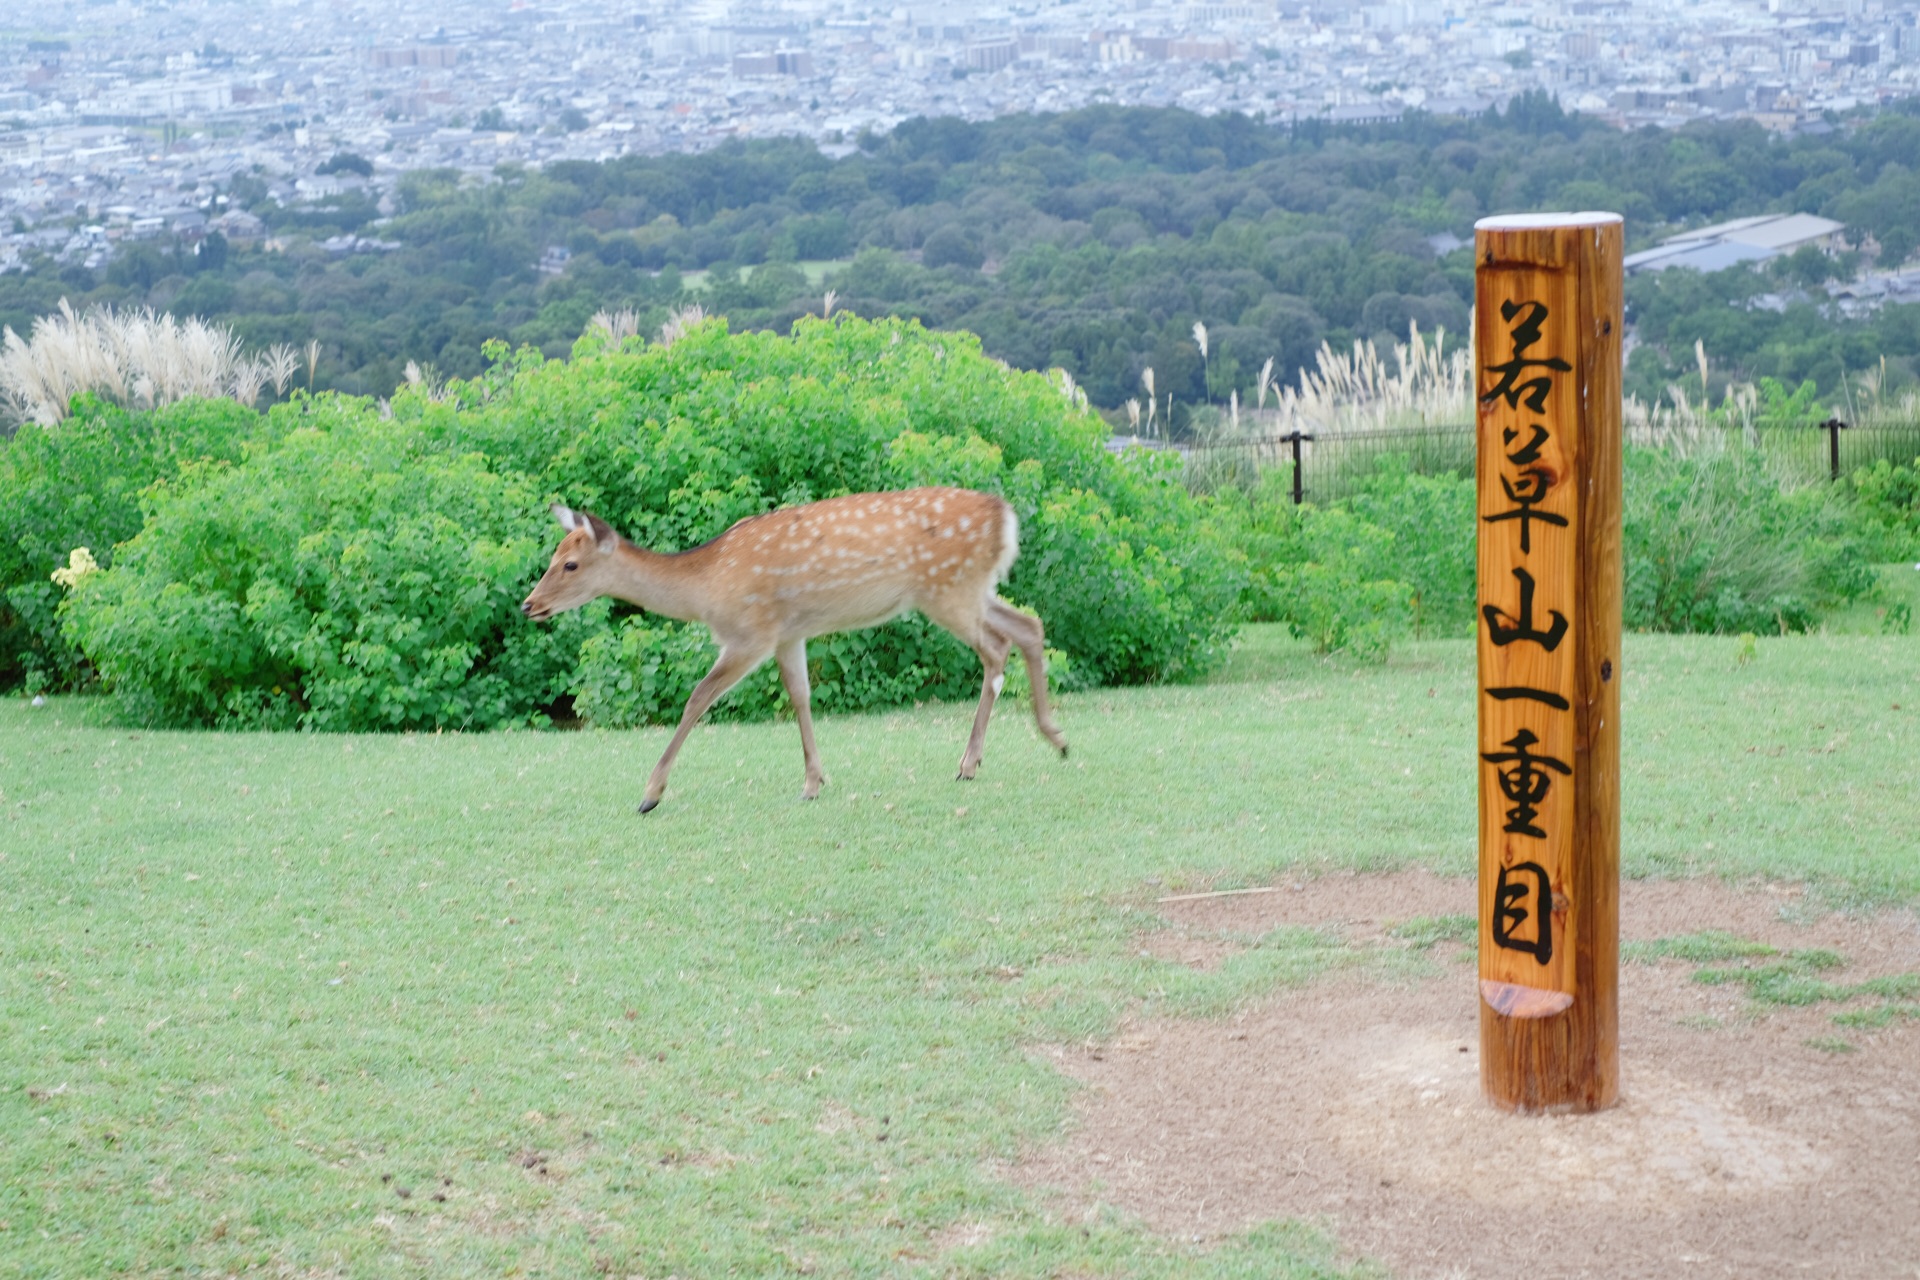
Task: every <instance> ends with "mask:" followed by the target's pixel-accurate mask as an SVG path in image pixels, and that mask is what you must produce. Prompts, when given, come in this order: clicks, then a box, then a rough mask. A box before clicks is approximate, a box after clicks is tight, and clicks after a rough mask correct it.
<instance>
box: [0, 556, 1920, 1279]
mask: <svg viewBox="0 0 1920 1280" xmlns="http://www.w3.org/2000/svg"><path fill="white" fill-rule="evenodd" d="M1916 576H1920V575H1916ZM1743 657H1744V660H1743ZM1623 674H1624V678H1625V684H1624V686H1623V696H1624V699H1625V706H1624V709H1623V723H1624V725H1625V730H1626V739H1625V744H1626V745H1625V759H1624V762H1623V763H1624V779H1623V806H1624V811H1625V812H1624V820H1625V836H1624V844H1625V848H1624V854H1625V862H1626V868H1627V872H1628V874H1630V875H1636V876H1646V875H1698V874H1719V875H1725V876H1730V877H1752V876H1767V877H1784V878H1790V879H1796V880H1798V879H1804V880H1808V881H1811V882H1814V883H1815V884H1816V885H1817V886H1819V887H1820V888H1821V890H1822V891H1823V892H1824V893H1825V894H1826V895H1827V896H1828V897H1829V898H1830V899H1834V900H1839V901H1842V902H1864V901H1873V902H1883V901H1910V900H1913V899H1915V898H1917V897H1920V821H1916V819H1917V818H1920V781H1917V780H1916V760H1920V637H1907V636H1877V635H1862V636H1845V635H1826V636H1811V637H1787V638H1769V637H1762V638H1761V639H1760V640H1759V641H1758V642H1757V644H1755V645H1754V646H1753V648H1752V650H1751V651H1750V652H1749V653H1745V654H1743V651H1742V647H1741V645H1740V643H1739V642H1738V641H1736V640H1734V639H1731V638H1720V637H1694V638H1675V637H1651V636H1635V637H1630V638H1629V641H1628V644H1627V648H1626V653H1625V660H1624V663H1623ZM101 715H102V710H101V708H100V707H98V706H97V705H94V704H90V703H87V702H83V701H75V700H54V701H52V702H50V703H49V704H48V705H47V706H45V707H41V708H38V709H35V708H31V707H29V706H28V705H27V704H26V703H24V702H23V701H20V700H19V699H10V700H7V701H5V702H4V703H0V807H4V811H5V819H4V821H0V902H4V904H5V910H6V912H7V927H6V929H5V931H4V935H3V940H0V956H3V957H4V959H3V960H0V1037H3V1038H4V1042H5V1044H6V1046H7V1048H6V1052H5V1054H4V1055H3V1056H0V1073H4V1084H3V1086H0V1135H4V1138H5V1140H6V1141H5V1146H4V1153H3V1154H0V1162H3V1164H4V1171H5V1178H4V1182H3V1183H0V1186H3V1188H4V1189H3V1190H0V1274H3V1275H9V1276H11V1275H20V1276H26V1275H33V1276H41V1275H63V1276H65V1275H72V1276H80V1275H101V1274H106V1273H119V1272H133V1273H143V1274H144V1273H149V1272H159V1271H175V1270H187V1271H195V1272H199V1271H206V1272H219V1273H225V1272H229V1271H245V1270H247V1269H249V1268H258V1269H263V1270H267V1269H271V1270H274V1271H276V1272H279V1271H287V1272H292V1273H309V1272H311V1273H323V1274H332V1273H339V1274H352V1275H376V1276H378V1275H432V1276H449V1275H468V1274H472V1275H486V1276H498V1275H509V1274H525V1275H536V1274H544V1275H556V1276H573V1275H585V1274H593V1273H595V1272H596V1271H600V1272H606V1273H610V1274H614V1275H626V1274H644V1275H648V1276H666V1275H669V1274H676V1273H677V1274H678V1275H681V1276H713V1275H723V1274H741V1275H780V1274H801V1273H808V1272H812V1273H816V1274H825V1275H917V1274H940V1275H945V1274H959V1275H975V1274H977V1275H982V1276H996V1277H997V1276H1029V1275H1031V1276H1048V1275H1056V1274H1062V1273H1067V1274H1074V1275H1124V1276H1159V1275H1181V1276H1189V1275H1207V1276H1249V1277H1252V1276H1263V1277H1264V1276H1321V1275H1339V1274H1347V1273H1346V1272H1345V1271H1343V1270H1341V1269H1340V1268H1339V1267H1338V1266H1336V1265H1335V1264H1334V1263H1333V1261H1332V1258H1333V1253H1332V1247H1331V1245H1330V1243H1329V1242H1328V1241H1326V1240H1325V1239H1323V1238H1321V1237H1319V1236H1317V1235H1315V1234H1314V1233H1313V1232H1311V1231H1310V1230H1307V1229H1305V1228H1296V1227H1286V1226H1276V1227H1273V1228H1267V1229H1262V1230H1259V1231H1255V1232H1252V1233H1249V1234H1247V1235H1245V1236H1242V1237H1239V1238H1236V1239H1234V1240H1232V1241H1230V1242H1228V1243H1227V1244H1225V1245H1220V1244H1217V1243H1216V1244H1212V1245H1208V1246H1206V1247H1204V1248H1202V1247H1201V1246H1198V1245H1192V1244H1183V1243H1181V1242H1178V1241H1171V1240H1164V1239H1159V1238H1156V1237H1153V1236H1150V1235H1148V1234H1146V1233H1144V1232H1143V1231H1141V1230H1140V1229H1138V1228H1137V1227H1135V1226H1134V1225H1132V1224H1131V1223H1129V1222H1127V1221H1125V1220H1122V1219H1119V1218H1117V1217H1115V1218H1109V1219H1105V1220H1101V1221H1096V1222H1090V1223H1088V1222H1081V1221H1078V1220H1077V1219H1076V1220H1066V1219H1064V1218H1062V1217H1060V1216H1059V1215H1057V1214H1053V1213H1050V1212H1049V1208H1048V1205H1047V1204H1046V1203H1045V1202H1044V1201H1043V1200H1042V1199H1040V1198H1038V1197H1036V1196H1034V1195H1032V1194H1030V1193H1028V1192H1025V1191H1022V1190H1019V1189H1017V1188H1015V1187H1013V1186H1011V1185H1010V1184H1008V1183H1007V1182H1005V1181H1003V1180H1001V1179H1000V1178H998V1177H997V1176H996V1175H995V1172H994V1169H995V1164H996V1162H1004V1161H1007V1160H1010V1159H1012V1158H1013V1157H1015V1156H1016V1155H1017V1154H1018V1153H1019V1152H1020V1151H1021V1150H1022V1149H1023V1147H1026V1146H1030V1145H1033V1144H1036V1143H1041V1142H1045V1141H1046V1140H1047V1139H1048V1138H1049V1136H1050V1135H1051V1134H1053V1133H1054V1132H1055V1131H1056V1130H1057V1128H1058V1126H1059V1125H1060V1123H1061V1122H1062V1120H1063V1118H1064V1117H1065V1115H1066V1114H1067V1105H1066V1104H1067V1100H1068V1088H1069V1087H1068V1085H1067V1084H1066V1083H1065V1082H1064V1081H1063V1080H1062V1079H1061V1078H1060V1077H1059V1076H1058V1075H1057V1074H1056V1073H1055V1072H1054V1071H1053V1070H1052V1069H1051V1068H1049V1067H1048V1066H1047V1065H1046V1064H1045V1063H1043V1062H1042V1061H1040V1060H1039V1059H1038V1058H1037V1056H1035V1055H1033V1054H1031V1053H1030V1052H1029V1048H1030V1046H1032V1045H1035V1044H1038V1043H1047V1042H1055V1043H1057V1042H1062V1041H1073V1040H1080V1039H1083V1038H1086V1037H1099V1036H1102V1035H1105V1034H1107V1033H1109V1032H1110V1031H1111V1029H1112V1028H1113V1027H1114V1025H1115V1021H1116V1019H1117V1018H1118V1017H1119V1016H1120V1015H1121V1014H1123V1013H1125V1012H1128V1011H1130V1010H1139V1011H1146V1012H1162V1013H1165V1012H1192V1013H1209V1012H1218V1011H1222V1010H1226V1009H1230V1008H1232V1007H1233V1006H1234V1005H1236V1004H1237V1003H1239V1002H1242V1001H1244V1000H1247V999H1249V998H1252V997H1255V996H1257V995H1259V994H1260V993H1261V992H1263V991H1267V990H1270V989H1272V988H1273V987H1274V986H1275V985H1276V984H1279V983H1284V982H1291V981H1301V980H1305V979H1307V978H1309V977H1311V976H1313V975H1315V974H1317V973H1320V972H1323V971H1325V970H1327V969H1329V968H1331V967H1333V966H1337V965H1354V964H1375V965H1380V966H1383V967H1390V966H1391V965H1393V964H1396V963H1398V964H1405V963H1420V962H1421V961H1419V960H1418V959H1417V957H1416V958H1415V959H1414V960H1412V961H1409V960H1406V959H1404V958H1402V959H1399V960H1393V959H1388V958H1383V957H1369V956H1368V955H1366V954H1363V953H1358V952H1355V951H1353V950H1350V949H1348V948H1345V947H1344V946H1339V945H1335V944H1333V943H1331V942H1330V941H1329V940H1327V939H1326V938H1323V937H1321V936H1320V935H1317V934H1315V933H1312V932H1309V931H1295V930H1286V931H1281V932H1279V933H1277V934H1276V935H1273V936H1271V937H1269V938H1267V939H1265V940H1264V941H1263V943H1262V945H1260V946H1258V947H1255V948H1253V949H1251V950H1249V951H1247V952H1245V953H1244V954H1241V955H1238V956H1236V957H1234V958H1233V959H1231V960H1230V961H1228V962H1227V963H1225V964H1224V965H1222V966H1221V968H1220V969H1218V970H1217V971H1214V972H1210V973H1196V972H1192V971H1190V970H1188V969H1186V968H1184V967H1182V966H1179V965H1174V964H1169V963H1163V962H1160V961H1157V960H1154V959H1151V958H1148V957H1146V956H1144V955H1142V954H1141V952H1140V950H1139V948H1138V946H1137V944H1136V938H1137V936H1138V932H1139V931H1140V930H1141V929H1142V928H1143V927H1145V926H1147V924H1148V923H1149V922H1150V921H1151V920H1152V918H1153V915H1152V909H1153V898H1154V897H1155V895H1157V894H1160V893H1165V892H1170V891H1175V890H1178V889H1184V888H1192V887H1207V886H1216V885H1232V884H1240V883H1248V882H1255V881H1259V880H1261V879H1262V878H1265V877H1268V876H1271V875H1273V874H1274V873H1275V872H1276V871H1279V870H1281V869H1284V868H1291V867H1301V866H1307V867H1319V866H1326V867H1381V868H1386V867H1396V866H1403V865H1408V864H1419V865H1424V866H1428V867H1432V868H1434V869H1436V870H1439V871H1442V872H1448V873H1458V874H1465V873H1468V872H1469V871H1470V870H1471V868H1472V864H1473V840H1474V833H1473V788H1474V777H1475V773H1474V763H1473V751H1474V745H1473V741H1472V732H1473V681H1472V651H1471V648H1470V646H1469V645H1468V644H1467V643H1466V642H1453V641H1449V642H1430V643H1424V644H1416V645H1411V646H1407V647H1405V648H1403V649H1401V650H1398V651H1396V653H1395V656H1394V657H1393V659H1392V661H1391V662H1389V663H1388V664H1387V665H1385V666H1381V667H1364V666H1362V667H1356V666H1353V665H1351V664H1346V663H1341V662H1331V661H1323V660H1320V659H1317V658H1315V657H1313V656H1312V655H1311V654H1309V653H1306V652H1305V651H1303V650H1302V648H1301V647H1300V646H1299V645H1298V644H1296V643H1294V642H1292V641H1289V640H1285V639H1283V638H1281V637H1279V636H1277V635H1276V634H1274V632H1273V631H1272V630H1271V629H1263V628H1256V629H1254V630H1253V631H1252V632H1250V633H1249V635H1248V637H1247V638H1246V640H1245V641H1244V642H1243V643H1242V645H1241V647H1240V648H1239V649H1238V650H1237V651H1236V653H1235V654H1234V656H1233V658H1232V660H1231V662H1230V663H1229V665H1228V667H1227V669H1226V670H1225V672H1223V674H1222V675H1221V677H1219V678H1218V679H1217V680H1216V681H1215V682H1214V683H1212V684H1209V685H1205V686H1199V687H1191V688H1161V689H1144V690H1127V691H1096V692H1091V693H1084V694H1078V695H1073V696H1070V697H1068V698H1066V699H1064V707H1063V710H1062V722H1063V725H1064V727H1065V729H1066V731H1067V734H1068V736H1069V738H1070V739H1071V740H1072V743H1073V755H1072V758H1071V759H1070V760H1068V761H1065V762H1062V761H1060V760H1058V759H1056V758H1054V756H1053V755H1052V753H1051V752H1049V751H1048V750H1047V749H1046V748H1045V745H1044V743H1042V742H1041V741H1040V740H1039V738H1038V736H1037V735H1036V734H1035V732H1034V731H1033V729H1032V725H1031V720H1030V719H1028V718H1025V717H1024V708H1022V707H1018V706H1012V705H1010V706H1007V707H1004V708H1002V714H1001V715H1000V716H999V717H998V718H997V720H996V723H995V726H994V730H993V733H992V734H991V736H990V737H989V740H988V753H987V763H986V766H985V768H984V769H983V771H982V776H981V779H980V781H978V782H975V783H973V784H970V785H966V784H960V783H957V782H955V781H953V777H952V775H953V765H954V762H955V761H956V760H957V759H958V757H959V753H960V748H961V746H962V744H963V741H964V738H965V734H966V725H967V721H968V717H969V716H970V715H971V709H970V708H968V707H961V706H957V705H942V706H930V707H926V708H923V709H920V710H915V711H911V712H900V713H895V714H889V715H881V716H872V717H862V718H833V719H828V720H826V721H825V722H824V723H822V725H821V726H820V739H821V749H822V751H823V753H824V755H825V760H826V765H827V768H828V772H829V774H830V777H831V782H830V783H829V786H828V789H827V791H826V793H825V795H824V797H823V798H822V799H821V800H820V801H818V802H817V803H814V804H801V803H800V802H799V801H798V799H797V796H798V794H799V788H800V751H799V744H798V738H797V734H796V733H795V732H794V729H793V727H792V725H791V724H776V725H759V726H718V727H712V728H707V729H703V730H702V731H701V732H699V733H698V734H697V735H696V736H695V737H694V739H693V740H692V742H691V743H690V744H689V746H688V748H687V751H686V753H685V754H684V755H683V756H682V758H681V762H680V764H679V766H678V768H677V770H676V772H675V774H674V779H673V785H672V787H671V789H670V790H669V791H668V793H667V799H666V803H665V804H664V805H663V806H662V808H661V809H660V810H658V811H657V812H655V813H654V814H652V815H649V816H648V817H646V818H644V819H642V818H640V817H638V816H637V815H636V814H635V813H634V811H633V808H634V805H635V803H636V802H637V801H638V799H639V796H640V790H641V787H642V786H643V784H644V780H645V777H646V773H647V771H648V770H649V769H650V768H651V767H652V765H653V761H654V758H655V756H656V755H657V753H658V751H659V749H660V747H661V745H662V744H663V741H664V736H665V731H664V730H658V731H648V732H644V733H630V734H628V733H600V732H593V731H588V732H581V733H547V734H533V733H524V734H498V735H484V736H468V735H454V736H446V737H438V736H432V737H429V736H408V737H385V738H380V737H337V736H333V737H318V736H294V735H284V736H283V735H253V736H240V735H233V736H219V735H212V734H175V733H147V732H140V733H134V732H128V731H127V730H124V729H121V728H115V727H111V726H107V725H104V724H101V723H99V722H100V720H101Z"/></svg>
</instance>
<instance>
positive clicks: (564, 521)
mask: <svg viewBox="0 0 1920 1280" xmlns="http://www.w3.org/2000/svg"><path fill="white" fill-rule="evenodd" d="M547 509H548V510H549V511H551V512H553V518H554V519H555V520H558V521H559V522H560V527H561V528H562V529H565V530H566V531H567V532H568V533H572V532H573V531H574V530H575V529H578V528H579V527H580V517H579V516H578V515H576V514H575V513H574V512H573V511H572V510H571V509H570V508H567V507H563V506H561V505H560V504H559V503H557V502H556V503H554V504H553V505H552V506H551V507H549V508H547Z"/></svg>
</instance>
